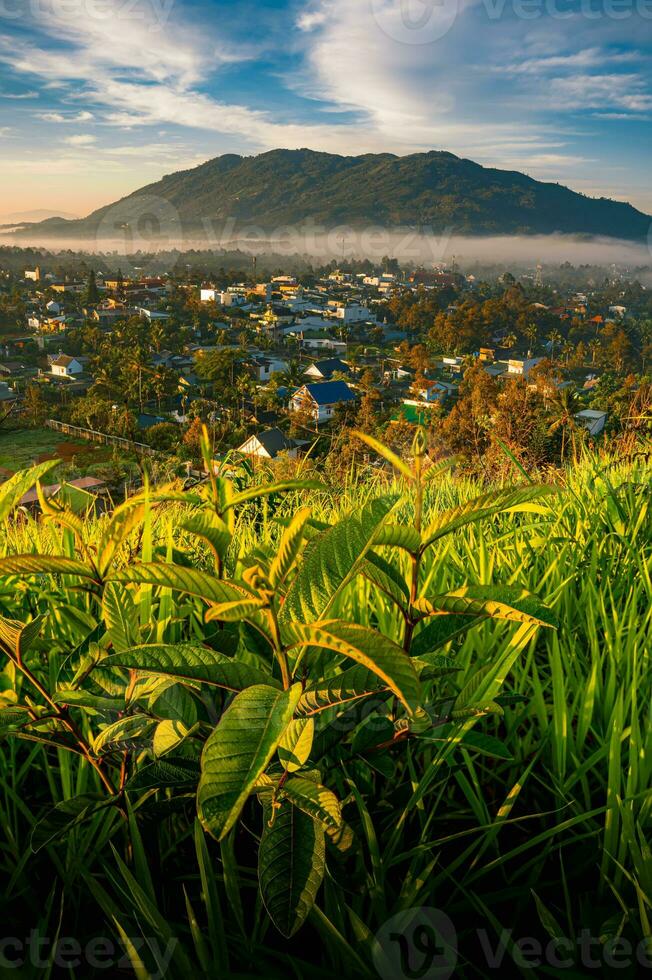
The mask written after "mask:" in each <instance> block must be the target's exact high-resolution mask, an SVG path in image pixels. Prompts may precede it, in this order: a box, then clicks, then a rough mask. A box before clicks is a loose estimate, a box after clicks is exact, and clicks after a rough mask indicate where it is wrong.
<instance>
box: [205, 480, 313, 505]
mask: <svg viewBox="0 0 652 980" xmlns="http://www.w3.org/2000/svg"><path fill="white" fill-rule="evenodd" d="M326 489H327V487H325V486H324V484H323V483H320V482H319V480H283V481H281V482H280V483H267V484H263V486H260V487H250V488H249V489H248V490H243V491H242V493H236V494H234V495H233V497H231V499H230V500H229V501H228V503H227V504H226V506H225V507H224V509H225V510H228V509H229V508H231V507H239V506H240V505H241V504H246V503H248V502H249V501H250V500H258V499H259V498H260V497H269V496H270V495H271V494H273V493H286V492H289V491H292V490H326Z"/></svg>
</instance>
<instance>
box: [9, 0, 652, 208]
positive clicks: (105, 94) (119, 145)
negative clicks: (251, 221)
mask: <svg viewBox="0 0 652 980" xmlns="http://www.w3.org/2000/svg"><path fill="white" fill-rule="evenodd" d="M651 58H652V0H309V2H303V3H299V2H294V0H258V2H256V3H253V2H250V0H230V2H227V0H183V2H181V0H0V144H1V148H2V149H1V152H0V216H4V217H6V216H8V215H19V216H21V217H22V216H23V215H25V214H26V213H27V212H31V211H33V210H38V209H46V210H48V211H51V212H56V213H64V214H66V215H80V216H81V215H85V214H88V213H89V212H90V211H92V210H93V209H95V208H97V207H99V206H101V205H103V204H107V203H109V202H111V201H114V200H116V199H118V198H120V197H123V196H125V195H126V194H128V193H130V192H131V191H133V190H135V189H136V188H138V187H141V186H143V185H145V184H147V183H150V182H152V181H155V180H158V179H159V178H160V177H161V176H163V175H164V174H166V173H172V172H174V171H176V170H182V169H187V168H189V167H193V166H196V165H197V164H199V163H201V162H203V161H204V160H207V159H209V158H211V157H214V156H217V155H219V154H221V153H241V154H244V155H251V154H255V153H259V152H262V151H265V150H269V149H273V148H277V147H286V148H297V147H309V148H311V149H316V150H326V151H329V152H334V153H341V154H344V155H355V154H359V153H367V152H392V153H397V154H406V153H412V152H418V151H424V150H431V149H435V150H440V149H441V150H449V151H451V152H453V153H457V154H458V155H460V156H463V157H469V158H471V159H473V160H476V161H477V162H479V163H482V164H485V165H487V166H496V167H500V168H503V169H510V170H520V171H523V172H525V173H527V174H530V175H531V176H533V177H536V178H538V179H541V180H551V181H558V182H560V183H563V184H566V185H568V186H570V187H572V188H573V189H574V190H578V191H582V192H583V193H585V194H589V195H591V196H606V197H612V198H615V199H618V200H629V201H631V202H632V203H633V204H634V205H636V206H637V207H639V208H640V209H641V210H643V211H646V212H647V213H650V214H652V180H651V179H650V159H651V157H652V153H651V151H652V126H651V125H650V123H651V122H652V70H651V69H652V60H651Z"/></svg>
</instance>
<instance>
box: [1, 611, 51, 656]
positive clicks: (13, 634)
mask: <svg viewBox="0 0 652 980" xmlns="http://www.w3.org/2000/svg"><path fill="white" fill-rule="evenodd" d="M44 620H45V616H36V617H35V618H34V619H32V620H31V621H30V622H29V623H21V622H20V621H19V620H17V619H5V617H4V616H0V646H1V647H4V648H5V650H6V651H7V653H9V654H10V655H11V656H12V657H13V658H14V659H15V660H21V659H22V658H23V657H24V656H25V654H26V653H27V651H28V650H29V648H30V647H31V645H32V643H33V642H34V640H35V639H36V637H37V636H38V634H39V633H40V631H41V626H42V625H43V621H44Z"/></svg>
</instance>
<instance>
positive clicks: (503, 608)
mask: <svg viewBox="0 0 652 980" xmlns="http://www.w3.org/2000/svg"><path fill="white" fill-rule="evenodd" d="M414 607H415V609H417V610H418V611H419V612H423V613H424V614H425V615H427V616H431V615H437V614H440V613H446V614H448V613H452V614H454V615H462V616H480V617H483V618H484V617H486V618H489V619H505V620H508V621H509V622H514V623H531V624H532V625H534V626H550V627H553V628H554V627H556V625H557V623H556V619H555V617H554V614H553V612H552V611H551V610H550V609H549V608H548V606H546V605H544V603H543V602H541V600H540V599H538V598H537V597H536V596H534V595H532V594H531V593H530V592H526V591H525V590H523V589H514V588H509V587H503V586H491V585H476V586H473V585H467V586H465V587H464V588H462V589H458V590H457V591H456V592H449V593H448V594H447V595H439V596H433V597H432V598H430V599H418V600H417V601H416V602H415V604H414Z"/></svg>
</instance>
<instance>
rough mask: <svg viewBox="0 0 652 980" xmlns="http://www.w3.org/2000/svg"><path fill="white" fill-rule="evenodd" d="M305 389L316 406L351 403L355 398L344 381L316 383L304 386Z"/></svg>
mask: <svg viewBox="0 0 652 980" xmlns="http://www.w3.org/2000/svg"><path fill="white" fill-rule="evenodd" d="M305 389H306V391H307V392H308V394H309V395H310V397H311V398H313V399H314V401H315V402H316V403H317V405H332V404H334V403H335V402H351V401H354V400H355V397H356V395H355V392H354V391H352V390H351V388H349V386H348V385H347V383H346V381H318V382H317V383H316V384H311V385H305Z"/></svg>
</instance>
